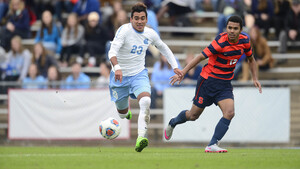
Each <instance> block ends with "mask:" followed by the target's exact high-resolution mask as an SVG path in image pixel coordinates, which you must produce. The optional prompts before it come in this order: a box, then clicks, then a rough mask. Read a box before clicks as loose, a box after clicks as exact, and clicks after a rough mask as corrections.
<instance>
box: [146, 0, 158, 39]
mask: <svg viewBox="0 0 300 169" xmlns="http://www.w3.org/2000/svg"><path fill="white" fill-rule="evenodd" d="M144 4H145V5H146V6H147V19H148V22H147V26H149V27H150V28H152V29H154V30H155V32H156V33H157V34H158V35H160V33H159V30H158V20H157V18H156V14H155V12H154V11H153V10H152V5H153V3H152V2H151V1H149V0H144Z"/></svg>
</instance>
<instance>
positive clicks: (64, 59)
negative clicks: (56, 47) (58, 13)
mask: <svg viewBox="0 0 300 169" xmlns="http://www.w3.org/2000/svg"><path fill="white" fill-rule="evenodd" d="M83 35H84V27H83V26H81V25H80V24H79V23H78V18H77V14H76V13H71V14H70V15H69V16H68V20H67V25H66V27H65V28H64V30H63V33H62V38H61V43H62V51H61V54H60V59H59V60H60V62H61V63H62V64H61V66H63V67H66V66H68V63H69V61H70V57H71V55H72V54H78V55H79V54H80V53H82V52H81V50H83V49H81V48H82V47H81V46H82V45H83Z"/></svg>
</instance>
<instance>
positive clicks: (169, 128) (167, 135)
mask: <svg viewBox="0 0 300 169" xmlns="http://www.w3.org/2000/svg"><path fill="white" fill-rule="evenodd" d="M173 130H174V128H173V127H172V126H171V125H170V124H169V125H168V126H167V128H165V139H166V140H170V139H171V137H172V133H173Z"/></svg>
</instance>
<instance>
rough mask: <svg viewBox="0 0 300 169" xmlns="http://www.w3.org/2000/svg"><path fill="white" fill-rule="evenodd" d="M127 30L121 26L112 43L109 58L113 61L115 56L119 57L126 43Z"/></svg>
mask: <svg viewBox="0 0 300 169" xmlns="http://www.w3.org/2000/svg"><path fill="white" fill-rule="evenodd" d="M126 30H127V29H125V27H124V25H123V26H121V27H120V28H119V29H118V30H117V33H116V35H115V37H114V39H113V41H112V42H111V46H110V50H109V52H108V58H109V59H111V58H112V57H114V56H117V54H118V52H119V50H120V48H121V47H122V46H123V44H124V41H125V37H126V36H125V35H126V32H127V31H126Z"/></svg>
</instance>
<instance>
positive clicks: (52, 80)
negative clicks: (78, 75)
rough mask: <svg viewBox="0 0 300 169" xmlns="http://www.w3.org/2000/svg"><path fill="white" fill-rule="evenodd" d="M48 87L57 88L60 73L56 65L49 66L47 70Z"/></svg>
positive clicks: (58, 86)
mask: <svg viewBox="0 0 300 169" xmlns="http://www.w3.org/2000/svg"><path fill="white" fill-rule="evenodd" d="M47 80H48V88H49V89H59V88H60V81H61V74H60V72H59V70H58V67H57V66H54V65H52V66H50V67H49V68H48V72H47Z"/></svg>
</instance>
